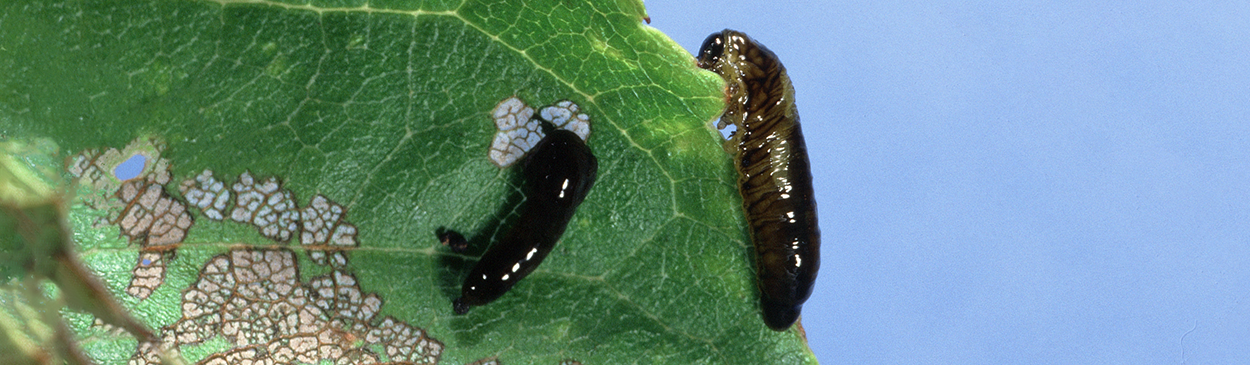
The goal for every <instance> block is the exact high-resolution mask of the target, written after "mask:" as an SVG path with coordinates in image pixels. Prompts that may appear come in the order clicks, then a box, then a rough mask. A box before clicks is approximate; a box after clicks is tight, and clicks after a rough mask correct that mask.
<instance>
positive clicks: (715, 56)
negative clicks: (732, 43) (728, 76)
mask: <svg viewBox="0 0 1250 365" xmlns="http://www.w3.org/2000/svg"><path fill="white" fill-rule="evenodd" d="M728 31H729V30H728V29H726V30H724V31H720V32H716V33H712V34H711V35H709V36H707V39H705V40H703V46H702V47H699V68H702V69H707V70H713V71H715V70H714V69H713V68H714V67H715V66H716V64H718V63H720V58H721V56H722V55H724V54H725V33H726V32H728Z"/></svg>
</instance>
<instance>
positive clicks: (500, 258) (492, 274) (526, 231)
mask: <svg viewBox="0 0 1250 365" xmlns="http://www.w3.org/2000/svg"><path fill="white" fill-rule="evenodd" d="M522 169H523V170H522V174H523V175H524V177H525V182H524V186H523V187H522V191H523V192H524V193H525V202H524V203H522V205H523V206H522V208H521V217H520V218H519V219H518V220H517V222H516V224H514V225H513V226H512V230H510V231H508V233H507V234H506V235H504V237H503V239H502V240H500V241H499V242H496V243H495V244H494V245H492V246H490V248H489V249H487V250H486V253H483V254H482V258H481V259H480V260H478V262H477V264H476V265H474V266H473V270H472V271H470V272H469V276H468V277H466V278H465V279H464V286H463V287H461V290H460V298H457V299H456V301H455V302H454V303H453V306H452V309H454V310H455V311H456V314H465V313H468V312H469V308H470V307H473V306H478V305H483V304H486V303H490V302H492V301H494V300H495V299H498V298H499V297H500V296H502V295H503V294H504V293H507V292H508V289H512V285H515V284H516V283H517V281H520V280H521V279H523V278H525V276H526V275H529V273H530V272H532V271H534V268H536V267H538V264H539V263H542V261H543V258H546V257H547V254H548V253H550V252H551V249H552V248H553V247H555V245H556V241H557V240H559V239H560V235H561V234H564V228H565V226H566V225H568V223H569V219H570V218H572V217H573V212H574V211H576V210H577V206H578V205H579V204H581V203H582V199H585V198H586V193H587V192H589V191H590V187H591V185H594V183H595V173H596V171H597V170H598V169H599V162H598V161H597V160H596V159H595V156H594V155H593V154H591V153H590V149H589V148H587V147H586V144H585V143H583V142H582V140H581V138H579V137H578V136H577V134H575V133H573V132H570V131H567V130H562V129H559V130H555V131H552V132H551V133H550V134H548V135H547V137H545V138H543V139H542V140H541V141H539V142H538V145H537V146H535V147H534V149H533V150H531V151H530V152H529V154H528V155H527V156H526V157H525V160H524V162H523V164H522Z"/></svg>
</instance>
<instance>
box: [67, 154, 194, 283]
mask: <svg viewBox="0 0 1250 365" xmlns="http://www.w3.org/2000/svg"><path fill="white" fill-rule="evenodd" d="M162 149H163V147H162V146H161V145H160V144H158V143H156V142H154V141H151V140H146V139H138V140H135V141H133V142H131V143H130V144H129V145H127V146H126V147H125V148H123V149H121V150H118V149H116V148H109V149H106V150H103V151H99V150H87V151H83V152H81V153H79V154H77V155H74V156H73V157H70V159H69V161H68V165H69V172H70V174H71V175H73V176H74V177H77V178H78V184H80V185H85V186H87V187H90V188H92V191H99V192H109V193H108V195H102V194H96V195H85V196H83V197H82V202H83V203H84V204H86V205H87V206H89V207H91V208H93V209H97V210H100V211H105V212H108V216H107V218H100V219H98V220H96V223H95V224H96V226H107V225H115V226H117V227H118V229H119V230H120V234H121V235H122V236H123V237H126V238H127V239H129V240H130V241H131V242H137V243H139V246H140V247H141V249H142V250H141V251H142V253H141V254H140V258H139V260H138V262H137V263H136V264H135V268H134V271H133V273H134V277H133V278H132V279H131V282H130V286H128V287H127V288H126V293H128V294H130V295H131V296H134V297H136V298H139V299H147V298H148V296H150V295H151V294H152V292H154V291H156V290H157V289H158V288H159V287H160V285H161V284H163V283H164V278H165V266H164V260H163V258H162V257H163V255H164V252H172V251H173V250H175V249H176V248H177V245H178V244H180V243H182V241H183V240H184V239H186V236H187V231H189V230H190V229H191V226H192V225H193V224H194V223H195V219H194V218H193V217H192V216H191V213H190V212H189V211H187V206H186V204H185V203H183V202H182V201H180V200H178V199H176V198H174V197H173V196H170V195H169V193H167V192H166V191H165V185H166V184H168V183H169V181H170V174H169V161H167V160H165V159H163V158H161V157H160V153H161V150H162ZM136 161H138V164H137V165H135V166H133V168H137V170H136V171H129V172H122V171H120V169H121V168H123V167H125V165H128V164H135V162H136ZM122 175H125V176H122ZM124 178H125V179H124Z"/></svg>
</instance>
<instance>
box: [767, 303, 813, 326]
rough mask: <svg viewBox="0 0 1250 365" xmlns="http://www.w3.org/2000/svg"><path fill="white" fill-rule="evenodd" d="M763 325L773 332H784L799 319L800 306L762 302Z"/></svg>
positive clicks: (801, 307)
mask: <svg viewBox="0 0 1250 365" xmlns="http://www.w3.org/2000/svg"><path fill="white" fill-rule="evenodd" d="M761 304H762V305H763V307H764V324H766V325H768V328H771V329H773V331H785V330H787V329H790V325H793V324H794V321H797V320H798V319H799V311H801V310H802V309H803V305H802V304H787V303H781V302H775V301H771V300H767V299H765V300H763V301H762V303H761Z"/></svg>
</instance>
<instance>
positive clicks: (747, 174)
mask: <svg viewBox="0 0 1250 365" xmlns="http://www.w3.org/2000/svg"><path fill="white" fill-rule="evenodd" d="M698 57H699V59H698V64H699V67H702V68H705V69H708V70H711V71H714V72H716V73H718V74H720V75H721V77H723V78H724V79H725V82H726V83H727V84H728V90H726V102H725V104H726V105H727V107H726V109H725V113H724V115H722V116H721V119H720V123H718V124H717V126H716V127H717V128H725V127H726V126H728V125H730V124H733V125H735V126H737V128H738V130H737V131H735V132H734V134H733V135H732V136H731V137H730V139H729V140H728V141H726V142H725V148H726V150H730V151H735V153H736V154H735V157H736V158H735V160H736V162H735V164H736V165H737V167H738V191H739V192H740V193H741V194H742V208H743V210H744V211H745V213H746V218H747V223H748V224H749V225H750V229H751V241H752V242H753V243H754V244H755V254H756V259H755V262H756V269H757V270H758V271H757V272H758V276H759V287H760V304H761V306H762V307H763V311H764V323H765V324H767V325H768V327H769V328H772V329H774V330H778V331H783V330H785V329H787V328H790V325H791V324H793V323H794V321H795V320H797V319H798V317H799V311H800V310H801V309H802V308H803V302H804V301H806V300H807V297H808V296H809V295H811V293H812V283H814V282H815V281H816V270H817V269H818V268H819V267H820V229H819V227H817V226H816V200H815V195H814V194H813V193H812V173H811V167H810V166H809V165H808V162H807V147H806V145H805V144H804V143H803V133H802V132H801V131H800V130H799V112H798V108H796V107H795V106H794V87H793V86H791V85H790V78H789V77H788V76H786V69H785V67H782V66H781V62H780V61H778V60H777V56H776V55H774V54H773V52H772V51H769V50H768V48H764V46H763V45H760V44H758V43H755V40H753V39H751V38H750V37H747V35H746V34H742V33H741V32H738V31H734V30H730V29H726V30H724V31H721V32H717V33H712V35H710V36H708V37H707V40H705V41H703V47H701V48H700V49H699V55H698Z"/></svg>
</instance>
